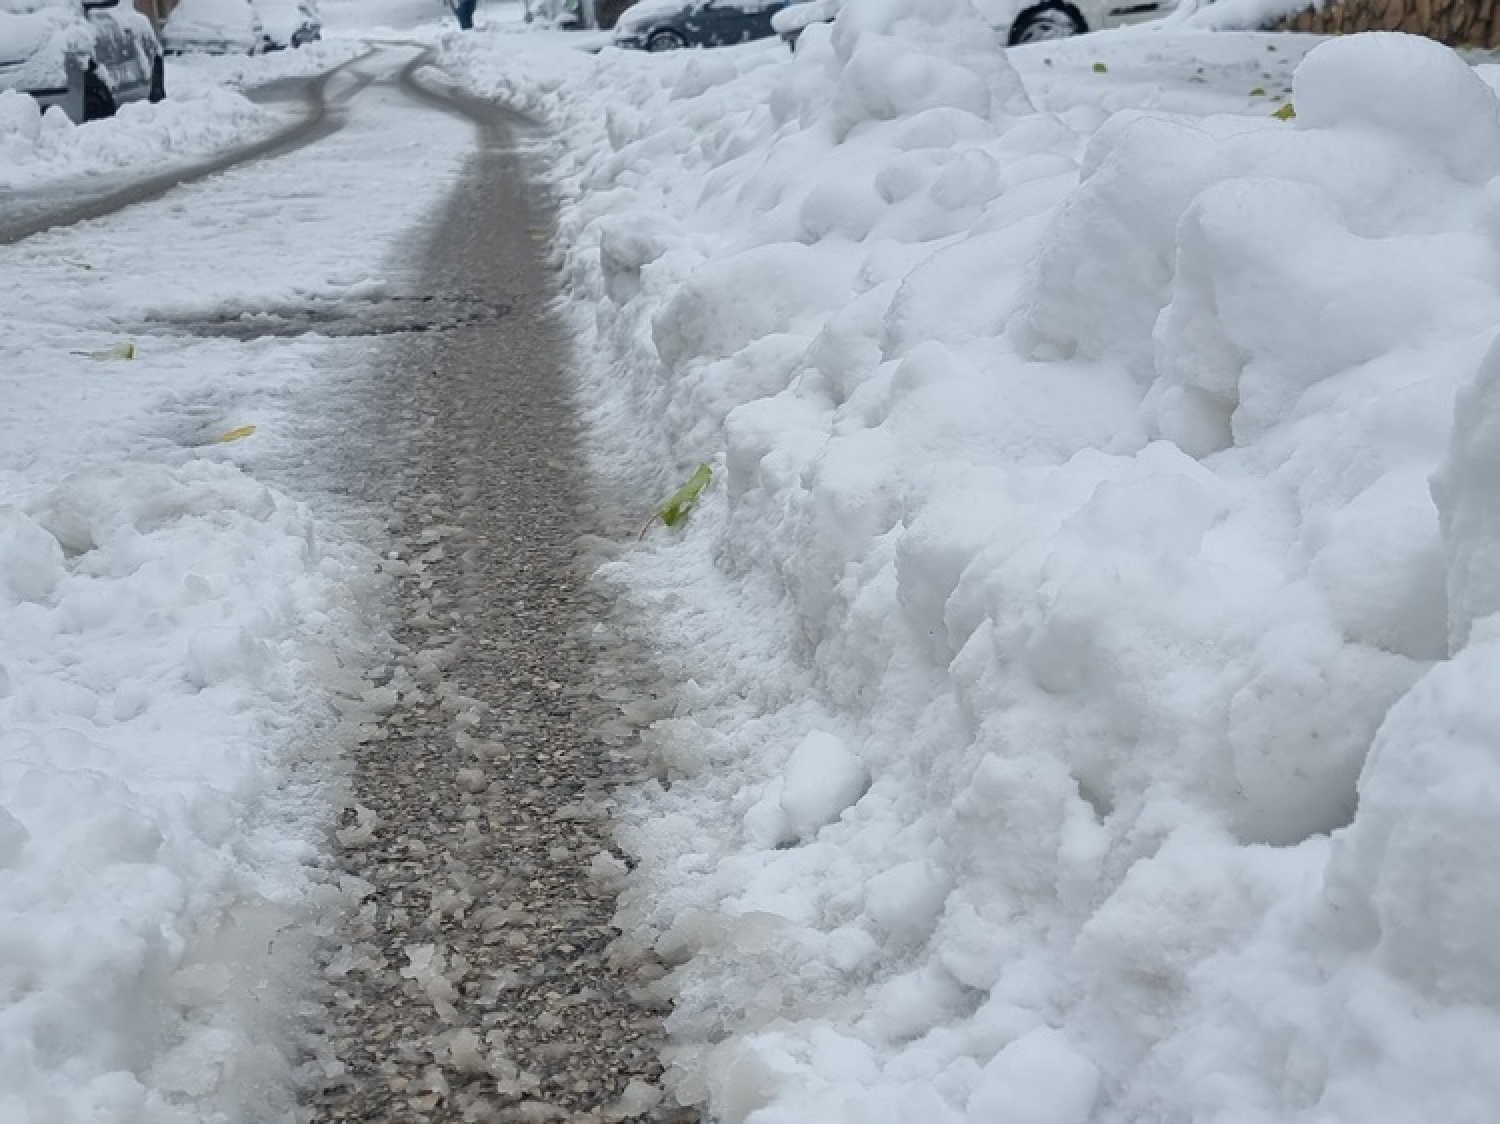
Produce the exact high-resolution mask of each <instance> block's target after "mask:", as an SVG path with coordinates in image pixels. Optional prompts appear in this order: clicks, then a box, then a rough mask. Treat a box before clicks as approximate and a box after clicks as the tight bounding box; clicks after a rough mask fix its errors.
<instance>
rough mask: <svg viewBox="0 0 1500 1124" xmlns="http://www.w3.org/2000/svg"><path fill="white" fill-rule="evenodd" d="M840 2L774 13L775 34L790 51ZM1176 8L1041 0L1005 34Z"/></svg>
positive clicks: (1046, 33) (1139, 18)
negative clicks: (808, 29)
mask: <svg viewBox="0 0 1500 1124" xmlns="http://www.w3.org/2000/svg"><path fill="white" fill-rule="evenodd" d="M839 3H840V0H807V2H806V3H801V4H792V5H790V6H789V7H787V8H784V9H782V10H781V11H780V12H777V13H776V15H775V17H774V18H773V19H772V21H771V22H772V25H773V27H774V29H775V31H776V34H778V35H780V36H781V38H782V39H783V40H784V41H785V42H786V43H787V44H789V45H790V46H791V47H793V48H794V49H795V48H796V46H797V39H798V37H799V36H800V35H801V34H802V32H803V31H804V30H805V29H806V28H808V27H810V26H812V25H813V24H815V23H830V22H832V20H833V18H834V17H835V16H837V15H838V13H839ZM1175 7H1177V0H1041V3H1038V4H1027V5H1026V6H1025V7H1023V8H1022V9H1021V10H1020V11H1019V12H1017V13H1016V17H1015V19H1013V20H1011V22H1010V27H1009V29H1008V30H1007V32H1006V38H1007V40H1008V41H1009V43H1010V45H1011V46H1012V47H1014V46H1016V45H1017V44H1020V43H1037V42H1040V41H1042V40H1044V39H1067V38H1070V37H1072V36H1074V35H1082V34H1084V33H1085V32H1088V31H1100V30H1103V29H1105V28H1110V27H1124V26H1125V25H1126V24H1130V23H1143V22H1144V21H1146V20H1153V19H1157V18H1158V17H1160V16H1164V15H1166V14H1167V13H1168V12H1170V11H1171V10H1172V9H1173V8H1175Z"/></svg>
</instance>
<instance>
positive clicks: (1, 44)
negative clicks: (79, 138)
mask: <svg viewBox="0 0 1500 1124" xmlns="http://www.w3.org/2000/svg"><path fill="white" fill-rule="evenodd" d="M0 90H16V91H19V92H21V93H25V94H30V95H31V96H32V97H34V98H35V99H36V100H37V101H38V102H40V103H41V105H42V107H43V108H44V109H45V108H48V107H50V106H54V105H55V106H57V107H58V108H60V109H61V110H62V111H63V112H64V113H66V114H67V115H68V117H69V118H70V119H71V120H73V121H75V122H82V121H92V120H96V119H98V118H100V117H109V116H112V115H113V114H114V112H115V109H116V108H117V107H118V106H120V105H121V104H122V103H124V102H128V101H139V100H140V99H142V98H149V99H151V100H152V101H160V100H161V99H162V98H163V97H164V96H165V94H166V77H165V71H164V69H163V66H162V58H161V45H160V44H159V43H158V42H157V39H156V32H155V31H153V30H152V28H151V21H150V20H148V19H147V18H146V17H145V16H143V15H141V14H140V13H139V12H137V11H136V10H135V9H134V8H130V7H124V6H121V5H120V3H119V0H89V2H88V3H80V2H79V0H0Z"/></svg>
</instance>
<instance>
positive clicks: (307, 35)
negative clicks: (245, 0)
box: [253, 0, 323, 51]
mask: <svg viewBox="0 0 1500 1124" xmlns="http://www.w3.org/2000/svg"><path fill="white" fill-rule="evenodd" d="M253 2H254V7H255V14H256V15H258V16H259V17H260V24H261V35H262V38H263V42H264V45H265V49H266V50H268V51H279V50H281V49H283V48H285V47H301V46H302V45H304V44H306V43H316V42H317V41H318V40H319V39H321V38H323V20H322V17H320V16H319V15H318V9H317V8H316V7H315V6H314V5H313V2H312V0H253Z"/></svg>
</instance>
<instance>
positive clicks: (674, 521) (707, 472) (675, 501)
mask: <svg viewBox="0 0 1500 1124" xmlns="http://www.w3.org/2000/svg"><path fill="white" fill-rule="evenodd" d="M713 475H714V470H713V469H712V468H711V467H710V466H709V465H706V464H700V465H699V466H698V468H697V470H696V471H695V472H694V473H693V474H692V475H691V476H689V477H688V479H687V483H686V484H684V485H683V486H682V487H680V488H678V489H677V491H675V492H673V493H672V497H671V499H669V500H667V502H666V503H664V504H663V505H662V506H661V509H660V510H659V511H657V513H656V514H657V517H658V518H659V519H661V521H662V522H663V523H665V524H666V525H667V526H668V527H675V526H677V525H678V524H679V523H681V522H683V521H684V520H685V519H687V517H688V516H689V515H690V514H691V513H692V510H693V508H694V507H696V506H697V504H698V497H699V496H701V495H702V494H703V489H704V488H706V487H708V482H709V481H710V480H711V479H713Z"/></svg>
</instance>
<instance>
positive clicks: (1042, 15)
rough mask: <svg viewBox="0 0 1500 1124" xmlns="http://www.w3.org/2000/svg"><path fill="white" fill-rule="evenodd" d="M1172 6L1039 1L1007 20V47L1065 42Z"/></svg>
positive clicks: (1157, 0) (1136, 1)
mask: <svg viewBox="0 0 1500 1124" xmlns="http://www.w3.org/2000/svg"><path fill="white" fill-rule="evenodd" d="M1175 7H1177V0H1076V2H1069V0H1043V2H1042V3H1040V4H1033V5H1031V6H1030V7H1027V8H1022V9H1021V11H1020V12H1019V13H1018V14H1017V15H1016V18H1015V19H1014V20H1012V21H1011V25H1010V32H1009V40H1010V45H1011V46H1012V47H1014V46H1016V45H1017V44H1018V43H1038V42H1041V41H1042V40H1043V39H1067V38H1069V37H1071V36H1074V35H1082V34H1083V33H1084V32H1086V31H1101V30H1103V29H1104V28H1108V27H1123V26H1125V25H1126V24H1128V23H1143V22H1145V21H1146V20H1154V19H1156V18H1158V17H1160V16H1164V15H1166V14H1167V13H1168V12H1170V11H1171V10H1172V9H1173V8H1175Z"/></svg>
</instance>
